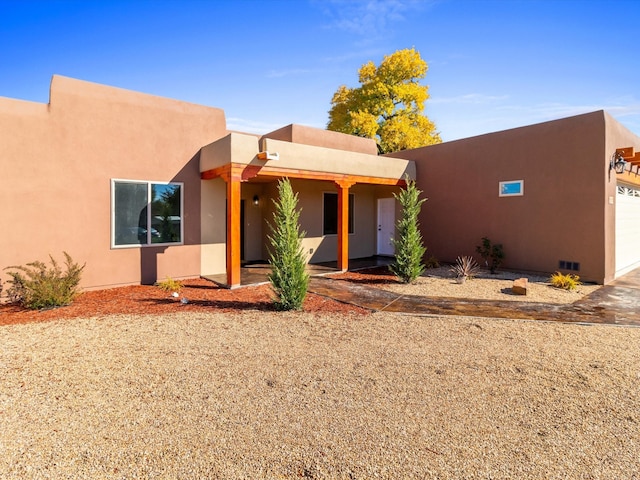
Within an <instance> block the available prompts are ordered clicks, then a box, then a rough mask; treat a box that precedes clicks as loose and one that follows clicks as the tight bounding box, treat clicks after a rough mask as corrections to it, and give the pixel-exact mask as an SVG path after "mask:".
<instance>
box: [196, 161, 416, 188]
mask: <svg viewBox="0 0 640 480" xmlns="http://www.w3.org/2000/svg"><path fill="white" fill-rule="evenodd" d="M232 169H233V170H235V171H237V172H240V177H241V180H242V181H243V182H246V181H248V180H250V179H252V178H254V177H258V176H260V177H274V178H285V177H288V178H299V179H303V180H319V181H326V182H347V183H349V182H350V183H351V184H354V183H365V184H369V185H392V186H400V187H403V186H406V184H407V182H406V181H405V179H404V178H386V177H371V176H366V175H349V174H342V173H331V172H318V171H314V170H300V169H295V168H282V167H272V166H269V165H247V164H241V163H229V164H226V165H223V166H221V167H217V168H213V169H211V170H206V171H204V172H202V173H201V174H200V178H202V179H203V180H212V179H214V178H219V177H222V178H224V177H226V176H227V175H228V174H229V172H230V171H231V170H232ZM225 181H226V180H225Z"/></svg>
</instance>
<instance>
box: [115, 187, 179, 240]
mask: <svg viewBox="0 0 640 480" xmlns="http://www.w3.org/2000/svg"><path fill="white" fill-rule="evenodd" d="M111 189H112V191H111V198H112V208H111V215H112V219H111V222H112V224H111V225H112V228H111V231H112V236H113V238H112V244H113V246H134V245H155V244H171V243H182V230H183V228H182V218H183V210H182V205H183V199H182V184H181V183H154V182H138V181H132V180H113V181H112V182H111Z"/></svg>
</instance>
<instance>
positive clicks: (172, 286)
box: [156, 277, 182, 292]
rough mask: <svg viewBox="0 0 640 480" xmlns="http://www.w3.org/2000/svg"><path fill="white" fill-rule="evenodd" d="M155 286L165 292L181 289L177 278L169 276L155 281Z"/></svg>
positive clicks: (180, 283)
mask: <svg viewBox="0 0 640 480" xmlns="http://www.w3.org/2000/svg"><path fill="white" fill-rule="evenodd" d="M156 286H157V287H158V288H159V289H160V290H162V291H165V292H180V290H181V289H182V282H180V281H179V280H174V279H173V278H171V277H167V278H166V279H165V280H162V281H161V282H157V283H156Z"/></svg>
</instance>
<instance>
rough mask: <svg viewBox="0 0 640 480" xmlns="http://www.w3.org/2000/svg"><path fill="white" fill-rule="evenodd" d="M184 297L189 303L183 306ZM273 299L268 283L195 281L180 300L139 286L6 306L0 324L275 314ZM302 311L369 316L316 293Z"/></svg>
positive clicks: (0, 313) (189, 282)
mask: <svg viewBox="0 0 640 480" xmlns="http://www.w3.org/2000/svg"><path fill="white" fill-rule="evenodd" d="M344 275H349V274H344ZM183 297H184V298H187V299H188V301H189V303H187V304H183V303H182V302H181V298H183ZM272 298H273V293H272V290H271V286H270V285H269V284H265V285H258V286H255V287H243V288H237V289H234V290H229V289H226V288H221V287H219V286H217V285H215V284H214V283H212V282H209V281H207V280H204V279H201V278H194V279H190V280H185V281H183V288H182V290H181V292H180V297H178V298H174V297H172V296H171V294H170V293H167V292H164V291H162V290H161V289H160V288H158V287H155V286H147V285H138V286H129V287H118V288H110V289H107V290H95V291H89V292H84V293H82V294H80V295H79V296H78V297H77V298H76V299H75V301H74V302H73V303H72V304H71V305H69V306H66V307H60V308H54V309H49V310H37V311H34V310H26V309H24V308H21V307H19V306H16V305H8V304H3V305H0V325H11V324H18V323H29V322H42V321H49V320H58V319H68V318H77V317H93V316H103V315H115V314H166V313H173V312H184V311H188V312H216V313H219V312H233V313H238V312H243V311H247V310H260V311H275V308H274V306H273V301H272ZM303 311H305V312H321V313H343V314H358V315H366V314H368V313H370V312H369V310H366V309H363V308H360V307H356V306H354V305H348V304H345V303H341V302H338V301H336V300H332V299H330V298H326V297H322V296H320V295H315V294H313V293H309V294H308V295H307V298H306V299H305V301H304V305H303Z"/></svg>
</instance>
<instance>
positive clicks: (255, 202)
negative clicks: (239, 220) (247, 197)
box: [253, 195, 260, 206]
mask: <svg viewBox="0 0 640 480" xmlns="http://www.w3.org/2000/svg"><path fill="white" fill-rule="evenodd" d="M259 203H260V197H258V195H254V196H253V204H254V205H256V206H258V204H259Z"/></svg>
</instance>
